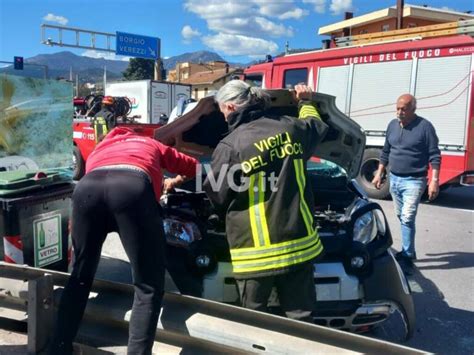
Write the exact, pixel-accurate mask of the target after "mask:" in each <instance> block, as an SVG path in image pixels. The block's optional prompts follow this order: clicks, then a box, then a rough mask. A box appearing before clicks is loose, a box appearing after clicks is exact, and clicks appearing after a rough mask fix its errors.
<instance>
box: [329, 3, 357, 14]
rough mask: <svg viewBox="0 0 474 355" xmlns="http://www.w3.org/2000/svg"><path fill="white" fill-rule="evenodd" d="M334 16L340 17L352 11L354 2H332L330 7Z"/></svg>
mask: <svg viewBox="0 0 474 355" xmlns="http://www.w3.org/2000/svg"><path fill="white" fill-rule="evenodd" d="M329 9H330V10H331V12H332V14H333V15H339V14H342V13H343V12H346V11H350V10H351V9H352V0H331V5H329Z"/></svg>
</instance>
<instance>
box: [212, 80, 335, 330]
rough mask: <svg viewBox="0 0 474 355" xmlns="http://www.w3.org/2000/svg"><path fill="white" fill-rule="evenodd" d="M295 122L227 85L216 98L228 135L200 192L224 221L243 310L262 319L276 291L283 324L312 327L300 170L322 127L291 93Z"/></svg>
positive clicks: (315, 242)
mask: <svg viewBox="0 0 474 355" xmlns="http://www.w3.org/2000/svg"><path fill="white" fill-rule="evenodd" d="M295 96H296V99H297V100H299V118H295V117H290V116H280V115H273V114H271V112H270V111H268V110H267V108H268V107H269V103H270V99H269V96H268V94H267V93H265V91H263V90H262V89H260V88H255V87H250V86H249V85H248V84H247V83H245V82H243V81H241V80H232V81H230V82H228V83H227V84H226V85H224V86H223V87H222V88H221V89H220V90H219V91H218V93H217V94H216V97H215V100H216V102H217V103H218V105H219V108H220V110H221V112H222V113H223V114H224V116H225V118H226V121H227V123H228V125H229V135H228V136H227V137H225V138H224V139H223V140H222V141H221V142H220V143H219V145H218V146H217V147H216V149H215V151H214V154H213V156H212V162H211V166H210V169H207V170H208V173H207V178H206V181H205V182H204V189H205V191H206V193H207V194H208V196H209V198H210V200H211V202H212V204H213V206H214V208H215V209H216V211H217V213H218V214H220V215H222V216H224V215H225V223H226V234H227V239H228V242H229V247H230V254H231V258H232V266H233V271H234V275H235V278H236V280H237V285H238V288H239V293H240V298H241V303H242V306H243V307H246V308H250V309H254V310H259V311H266V310H267V301H268V299H269V296H270V293H271V290H272V288H273V287H276V289H277V293H278V298H279V301H280V305H281V308H282V310H283V311H285V313H286V315H287V316H288V317H289V318H293V319H297V320H303V321H308V322H312V317H311V312H312V311H314V308H315V302H316V294H315V286H314V281H313V263H314V261H315V259H316V258H317V257H318V256H319V255H320V254H321V253H322V251H323V246H322V243H321V241H320V239H319V236H318V232H317V230H316V229H315V225H314V222H313V204H314V199H313V194H312V191H311V186H310V184H309V181H307V179H306V162H307V160H308V159H309V158H310V157H311V156H312V154H313V152H314V149H315V147H316V145H317V144H318V142H320V141H321V139H322V138H323V137H324V135H325V133H326V131H327V128H328V127H327V125H326V124H325V123H324V122H323V121H322V120H321V118H320V116H319V113H318V112H317V110H316V106H315V105H313V104H312V103H311V102H310V101H307V100H308V99H310V98H311V89H310V88H309V87H307V86H305V85H297V86H296V87H295Z"/></svg>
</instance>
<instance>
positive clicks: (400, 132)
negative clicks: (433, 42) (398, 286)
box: [372, 94, 441, 275]
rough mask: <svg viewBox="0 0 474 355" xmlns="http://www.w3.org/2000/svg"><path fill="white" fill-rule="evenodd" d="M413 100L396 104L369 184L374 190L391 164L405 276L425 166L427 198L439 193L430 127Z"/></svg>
mask: <svg viewBox="0 0 474 355" xmlns="http://www.w3.org/2000/svg"><path fill="white" fill-rule="evenodd" d="M415 111H416V99H415V97H414V96H412V95H410V94H404V95H402V96H400V97H399V98H398V100H397V119H394V120H392V121H391V122H390V123H389V125H388V128H387V132H386V139H385V145H384V147H383V150H382V154H381V155H380V164H379V167H378V170H377V172H376V174H375V177H374V179H373V180H372V183H373V184H374V185H375V187H376V188H377V189H379V188H380V186H381V184H382V176H383V174H384V172H385V169H386V167H387V165H388V164H390V177H389V180H390V193H391V195H392V199H393V202H394V205H395V213H396V214H397V217H398V219H399V220H400V224H401V232H402V250H401V251H400V252H399V253H397V255H396V256H397V259H398V260H399V261H400V264H401V266H402V268H403V270H404V271H405V273H406V274H409V275H411V274H412V273H413V260H415V259H416V252H415V217H416V212H417V210H418V204H419V203H420V198H421V196H422V195H423V192H424V191H425V189H426V185H427V175H428V165H429V164H431V169H432V175H431V179H430V182H429V185H428V198H429V200H430V201H431V200H433V199H435V198H436V196H437V195H438V192H439V167H440V164H441V154H440V151H439V148H438V137H437V135H436V131H435V129H434V127H433V125H432V124H431V123H430V122H429V121H428V120H426V119H424V118H422V117H420V116H417V115H416V114H415Z"/></svg>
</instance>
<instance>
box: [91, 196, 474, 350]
mask: <svg viewBox="0 0 474 355" xmlns="http://www.w3.org/2000/svg"><path fill="white" fill-rule="evenodd" d="M377 202H379V203H380V204H381V205H382V207H383V209H384V211H385V213H386V215H387V218H388V221H389V225H390V228H391V230H392V234H393V237H394V245H393V248H394V249H396V250H399V249H400V227H399V224H398V221H397V220H396V216H395V214H394V212H393V207H392V202H391V201H377ZM473 231H474V188H467V187H457V188H450V189H447V190H445V191H443V192H442V193H441V194H440V196H439V197H438V199H437V200H436V201H435V202H431V203H426V202H425V203H422V204H421V206H420V209H419V211H418V217H417V239H416V249H417V255H418V260H417V262H416V266H417V270H416V272H415V274H414V275H413V276H411V277H410V278H409V283H410V287H411V289H412V292H413V297H414V301H415V307H416V317H417V325H416V332H415V335H414V337H413V338H412V339H411V340H409V341H407V342H402V341H401V340H399V337H398V338H397V337H396V336H392V335H391V334H390V330H391V329H387V327H382V328H381V329H379V330H377V331H375V332H374V333H372V334H368V336H372V337H376V338H382V339H387V340H390V341H395V342H398V343H400V344H404V345H407V346H411V347H415V348H418V349H420V350H425V351H428V352H434V353H439V354H472V353H473V352H474V351H473V350H474V239H473ZM103 253H104V258H103V259H102V261H101V266H100V268H99V275H100V276H104V275H107V278H111V279H115V280H117V281H118V280H121V281H129V280H130V272H129V271H126V272H124V268H122V267H120V268H118V267H117V265H118V264H117V263H120V264H122V265H123V266H124V267H125V270H128V269H127V267H126V264H125V263H124V262H121V261H118V262H117V260H116V258H118V259H121V260H127V259H126V255H125V253H124V251H123V248H122V246H121V244H120V241H119V239H118V236H117V235H116V234H111V235H109V237H108V238H107V240H106V243H105V245H104V249H103ZM394 324H395V325H397V323H394Z"/></svg>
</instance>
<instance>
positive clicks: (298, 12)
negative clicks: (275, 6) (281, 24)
mask: <svg viewBox="0 0 474 355" xmlns="http://www.w3.org/2000/svg"><path fill="white" fill-rule="evenodd" d="M308 14H309V12H308V11H306V10H303V9H300V8H299V7H297V8H296V9H293V10H290V11H287V12H285V13H283V14H281V15H279V16H278V18H279V19H280V20H287V19H290V18H294V19H297V20H298V19H300V18H302V17H304V16H307V15H308Z"/></svg>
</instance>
